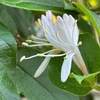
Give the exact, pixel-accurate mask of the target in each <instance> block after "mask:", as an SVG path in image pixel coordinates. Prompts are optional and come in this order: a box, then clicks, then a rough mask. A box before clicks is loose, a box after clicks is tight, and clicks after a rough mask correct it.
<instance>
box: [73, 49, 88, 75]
mask: <svg viewBox="0 0 100 100" xmlns="http://www.w3.org/2000/svg"><path fill="white" fill-rule="evenodd" d="M73 60H74V62H75V63H76V65H77V66H78V67H79V69H80V70H81V71H82V73H83V74H84V75H87V74H88V70H87V68H86V65H85V62H84V60H83V58H82V56H81V53H80V51H79V49H78V48H77V50H76V54H75V56H74V58H73Z"/></svg>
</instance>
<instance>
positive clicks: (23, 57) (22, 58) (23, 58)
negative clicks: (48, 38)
mask: <svg viewBox="0 0 100 100" xmlns="http://www.w3.org/2000/svg"><path fill="white" fill-rule="evenodd" d="M54 51H58V49H53V50H49V51H47V52H44V53H41V54H40V55H45V54H48V53H50V52H54ZM38 56H39V55H38V54H36V55H33V56H30V57H25V56H22V57H21V59H20V62H21V61H23V60H25V59H31V58H35V57H38Z"/></svg>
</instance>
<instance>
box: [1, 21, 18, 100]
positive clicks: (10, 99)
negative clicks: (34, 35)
mask: <svg viewBox="0 0 100 100" xmlns="http://www.w3.org/2000/svg"><path fill="white" fill-rule="evenodd" d="M15 67H16V42H15V40H14V38H13V36H12V34H11V33H10V32H9V31H8V30H7V29H6V28H5V26H4V25H3V24H2V23H0V98H1V100H19V99H20V97H19V94H18V93H17V90H16V88H15V86H14V84H13V83H12V81H11V78H10V76H12V72H13V69H14V68H15Z"/></svg>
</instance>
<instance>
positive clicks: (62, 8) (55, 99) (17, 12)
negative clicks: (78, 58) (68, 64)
mask: <svg viewBox="0 0 100 100" xmlns="http://www.w3.org/2000/svg"><path fill="white" fill-rule="evenodd" d="M73 1H75V0H73ZM77 1H78V0H77ZM83 1H84V5H82V4H79V3H76V2H73V3H71V1H70V2H69V0H0V100H20V96H21V95H23V96H25V97H26V98H27V99H28V100H46V99H47V100H62V98H63V100H79V97H78V96H80V95H86V94H88V93H89V92H90V91H91V90H92V89H97V90H100V86H99V85H98V83H97V81H98V80H100V79H99V73H100V61H99V60H100V47H99V45H98V44H97V42H96V39H95V36H94V34H93V33H94V31H93V30H95V32H96V33H97V35H99V36H100V20H99V19H100V17H99V11H98V9H99V4H98V5H96V6H97V7H93V8H91V7H90V6H88V3H89V2H88V1H89V0H83ZM13 7H14V8H13ZM23 9H26V10H23ZM89 9H91V10H89ZM47 10H52V11H53V12H54V13H55V14H60V15H62V14H63V13H68V14H72V15H73V16H75V17H77V18H78V15H80V16H82V15H86V16H87V17H88V21H84V20H83V19H82V18H81V17H80V16H79V17H80V19H79V20H78V26H79V29H80V32H81V33H84V34H82V35H80V40H81V41H82V43H83V44H82V46H80V47H79V48H80V51H81V53H82V56H83V58H84V61H85V63H86V65H87V69H88V71H89V75H87V76H83V75H81V72H80V70H79V69H78V68H77V67H76V65H75V64H74V63H73V65H72V72H73V73H71V74H70V76H69V78H68V80H67V82H65V83H62V82H61V81H60V69H61V64H62V60H63V58H62V57H59V58H53V59H51V61H50V63H49V65H48V68H47V69H46V71H45V72H44V73H43V74H42V75H41V76H40V77H39V78H37V79H35V78H34V77H33V75H34V73H35V71H36V69H37V68H38V67H39V65H40V64H41V62H42V61H43V58H39V57H37V58H34V59H31V60H27V61H23V62H21V63H20V61H19V59H20V58H21V57H22V56H23V55H26V56H30V55H33V54H36V53H38V52H42V51H45V50H46V49H48V48H41V49H39V47H35V48H27V47H23V46H19V45H21V42H22V41H23V39H25V38H27V37H28V36H30V35H31V34H34V35H35V34H36V33H35V30H34V20H35V18H34V17H36V16H38V14H39V11H43V12H44V11H47ZM33 11H34V12H33ZM37 13H38V14H37ZM97 13H98V14H97ZM19 35H20V37H19ZM16 58H17V59H16ZM97 79H98V80H97ZM52 83H53V84H54V85H55V86H54V85H53V84H52ZM57 87H58V88H57ZM59 88H60V89H59ZM63 90H64V91H63ZM66 91H67V92H66ZM68 92H70V93H72V94H75V95H78V96H74V95H72V94H69V93H68Z"/></svg>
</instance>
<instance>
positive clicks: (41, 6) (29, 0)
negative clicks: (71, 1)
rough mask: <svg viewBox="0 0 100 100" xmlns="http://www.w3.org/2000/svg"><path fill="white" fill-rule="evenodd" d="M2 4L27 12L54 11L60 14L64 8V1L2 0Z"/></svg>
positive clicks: (0, 0)
mask: <svg viewBox="0 0 100 100" xmlns="http://www.w3.org/2000/svg"><path fill="white" fill-rule="evenodd" d="M0 3H1V4H4V5H7V6H10V7H17V8H23V9H27V10H37V11H45V10H52V11H55V12H60V13H61V12H62V11H63V7H64V4H63V0H17V1H16V0H15V1H12V0H0Z"/></svg>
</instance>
